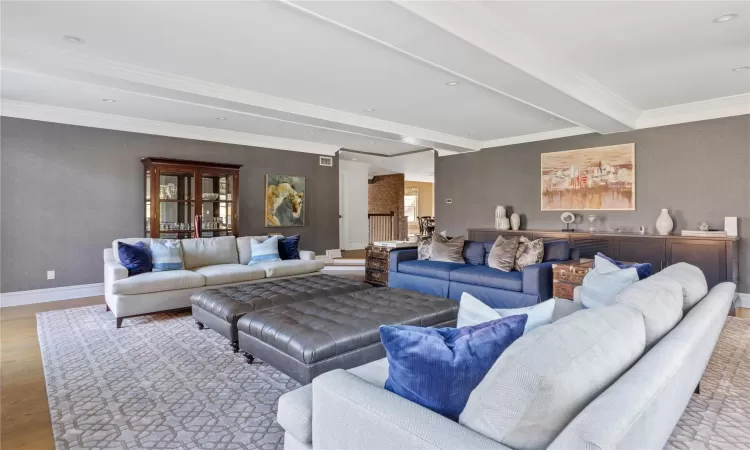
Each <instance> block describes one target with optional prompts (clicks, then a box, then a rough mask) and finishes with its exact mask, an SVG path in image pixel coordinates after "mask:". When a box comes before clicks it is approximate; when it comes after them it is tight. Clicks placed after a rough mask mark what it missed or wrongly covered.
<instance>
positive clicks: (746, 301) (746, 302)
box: [735, 292, 750, 309]
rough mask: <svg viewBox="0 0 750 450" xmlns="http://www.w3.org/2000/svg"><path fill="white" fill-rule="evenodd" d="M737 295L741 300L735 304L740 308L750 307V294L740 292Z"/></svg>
mask: <svg viewBox="0 0 750 450" xmlns="http://www.w3.org/2000/svg"><path fill="white" fill-rule="evenodd" d="M737 296H738V297H739V300H738V301H737V303H736V304H735V306H737V307H739V308H748V309H750V294H743V293H741V292H740V293H738V294H737Z"/></svg>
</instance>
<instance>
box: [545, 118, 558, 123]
mask: <svg viewBox="0 0 750 450" xmlns="http://www.w3.org/2000/svg"><path fill="white" fill-rule="evenodd" d="M547 120H549V121H550V122H554V121H555V120H559V119H558V118H557V117H550V118H549V119H547Z"/></svg>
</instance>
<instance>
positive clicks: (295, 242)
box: [279, 234, 300, 261]
mask: <svg viewBox="0 0 750 450" xmlns="http://www.w3.org/2000/svg"><path fill="white" fill-rule="evenodd" d="M299 238H300V235H299V234H295V235H294V236H287V237H283V238H279V258H281V260H282V261H286V260H287V259H299Z"/></svg>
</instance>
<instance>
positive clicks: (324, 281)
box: [190, 275, 372, 324]
mask: <svg viewBox="0 0 750 450" xmlns="http://www.w3.org/2000/svg"><path fill="white" fill-rule="evenodd" d="M370 288H372V286H370V285H369V284H366V283H362V282H360V281H354V280H350V279H348V278H343V277H334V276H331V275H311V276H309V277H300V278H288V279H283V280H275V281H265V282H261V283H255V284H241V285H238V286H227V287H223V288H217V289H206V290H205V291H201V292H198V293H196V294H193V296H192V297H190V302H191V303H192V305H193V307H198V308H201V309H203V310H204V311H206V312H208V313H211V314H213V315H214V316H217V317H219V318H221V319H223V320H225V321H226V322H229V323H232V324H234V323H236V322H237V320H238V319H239V318H240V317H242V316H243V315H245V314H247V313H249V312H252V311H256V310H260V309H266V308H271V307H274V306H279V305H285V304H287V303H292V302H298V301H301V300H308V299H311V298H314V297H321V296H328V295H336V294H344V293H347V292H353V291H361V290H363V289H370Z"/></svg>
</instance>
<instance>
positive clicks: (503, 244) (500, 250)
mask: <svg viewBox="0 0 750 450" xmlns="http://www.w3.org/2000/svg"><path fill="white" fill-rule="evenodd" d="M519 243H520V241H519V239H518V236H513V237H509V238H504V237H502V236H498V238H497V240H496V241H495V244H494V245H493V246H492V250H490V254H489V255H488V256H487V265H488V266H490V267H492V268H493V269H498V270H502V271H503V272H510V271H511V270H513V265H514V264H515V262H516V252H517V251H518V245H519Z"/></svg>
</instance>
